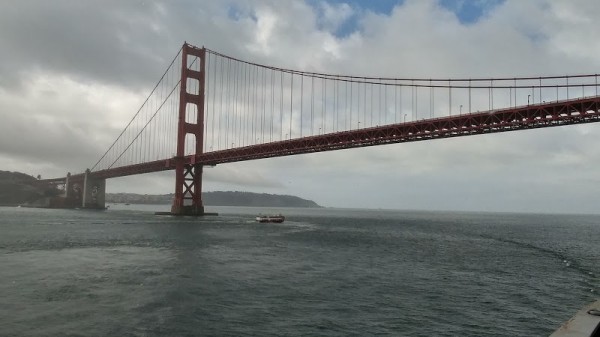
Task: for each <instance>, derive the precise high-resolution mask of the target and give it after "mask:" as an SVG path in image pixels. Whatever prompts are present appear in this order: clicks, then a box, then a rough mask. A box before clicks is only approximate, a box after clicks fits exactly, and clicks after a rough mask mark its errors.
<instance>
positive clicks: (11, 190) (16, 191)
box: [0, 171, 59, 206]
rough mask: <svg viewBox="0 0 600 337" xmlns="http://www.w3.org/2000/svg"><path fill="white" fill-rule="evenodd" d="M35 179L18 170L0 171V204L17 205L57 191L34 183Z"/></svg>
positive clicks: (54, 193)
mask: <svg viewBox="0 0 600 337" xmlns="http://www.w3.org/2000/svg"><path fill="white" fill-rule="evenodd" d="M36 181H37V179H36V178H34V177H32V176H30V175H27V174H25V173H20V172H9V171H0V205H2V206H17V205H20V204H24V203H26V202H33V201H35V200H38V199H40V198H43V197H47V196H52V195H56V194H57V193H59V191H57V190H55V189H53V188H47V187H44V186H39V185H37V184H36Z"/></svg>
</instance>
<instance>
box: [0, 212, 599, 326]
mask: <svg viewBox="0 0 600 337" xmlns="http://www.w3.org/2000/svg"><path fill="white" fill-rule="evenodd" d="M113 208H114V207H113ZM121 208H122V210H115V209H111V210H109V211H106V212H86V211H65V210H36V209H20V208H0V335H1V336H200V335H206V336H215V335H218V336H371V335H390V336H547V335H549V334H550V333H551V332H552V331H553V330H554V329H556V328H557V327H558V326H559V325H560V324H561V323H562V322H563V321H565V320H567V319H568V318H569V317H570V316H571V315H572V314H574V313H575V312H576V311H577V310H578V309H579V308H580V307H581V306H583V305H584V304H587V303H589V302H592V301H593V300H595V299H596V298H597V296H598V291H599V279H598V276H599V275H600V250H599V249H598V248H599V244H598V238H600V216H573V215H517V214H476V213H434V212H400V211H398V212H395V211H359V210H332V209H322V210H289V209H288V210H283V212H284V213H285V214H286V215H287V216H288V221H286V222H285V223H283V224H257V223H254V222H252V217H253V216H254V215H255V214H256V213H257V212H259V211H260V210H257V209H243V208H220V209H217V210H218V211H220V212H221V213H222V215H221V216H220V217H216V218H205V219H200V220H197V219H181V218H170V217H156V216H154V215H153V214H152V213H151V212H150V210H154V208H147V209H146V210H137V211H135V210H132V209H126V207H125V206H121ZM130 208H134V206H130ZM262 211H263V212H264V211H265V210H262Z"/></svg>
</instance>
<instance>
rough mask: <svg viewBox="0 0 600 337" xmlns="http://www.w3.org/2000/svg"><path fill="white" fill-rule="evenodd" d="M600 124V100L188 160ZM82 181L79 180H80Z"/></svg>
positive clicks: (113, 172) (154, 166)
mask: <svg viewBox="0 0 600 337" xmlns="http://www.w3.org/2000/svg"><path fill="white" fill-rule="evenodd" d="M599 121H600V96H594V97H586V98H579V99H573V100H565V101H558V102H551V103H543V104H535V105H527V106H518V107H513V108H508V109H501V110H492V111H486V112H479V113H471V114H462V115H455V116H448V117H443V118H434V119H424V120H420V121H414V122H408V123H397V124H391V125H385V126H379V127H371V128H363V129H356V130H350V131H343V132H337V133H329V134H324V135H319V136H311V137H303V138H298V139H290V140H284V141H276V142H270V143H265V144H259V145H251V146H245V147H239V148H233V149H227V150H221V151H213V152H207V153H203V154H200V155H195V156H187V157H185V158H183V160H184V161H185V163H186V164H201V165H217V164H223V163H231V162H238V161H246V160H253V159H261V158H272V157H282V156H290V155H295V154H302V153H313V152H323V151H332V150H341V149H350V148H356V147H365V146H375V145H385V144H395V143H404V142H415V141H421V140H430V139H439V138H449V137H460V136H469V135H479V134H487V133H495V132H506V131H517V130H525V129H534V128H544V127H552V126H563V125H571V124H581V123H593V122H599ZM176 160H177V158H169V159H164V160H157V161H153V162H148V163H141V164H136V165H130V166H124V167H117V168H111V169H106V170H100V171H95V172H92V175H93V176H94V177H95V178H98V179H107V178H115V177H123V176H129V175H134V174H143V173H150V172H159V171H167V170H172V169H174V168H175V162H176ZM73 177H74V178H77V177H78V175H74V176H73Z"/></svg>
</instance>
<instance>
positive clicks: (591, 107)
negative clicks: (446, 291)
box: [42, 44, 600, 215]
mask: <svg viewBox="0 0 600 337" xmlns="http://www.w3.org/2000/svg"><path fill="white" fill-rule="evenodd" d="M463 108H464V111H463ZM409 115H410V117H408V116H409ZM407 117H408V120H407ZM598 121H600V96H599V95H598V75H597V74H592V75H572V76H547V77H521V78H519V77H515V78H495V79H494V78H490V79H404V78H381V77H366V76H363V77H357V76H346V75H330V74H323V73H311V72H302V71H297V70H290V69H282V68H276V67H271V66H264V65H259V64H255V63H250V62H246V61H242V60H238V59H235V58H231V57H229V56H226V55H222V54H219V53H217V52H214V51H210V50H208V49H205V48H197V47H194V46H191V45H188V44H184V45H183V47H182V48H181V50H180V51H179V53H178V54H177V56H176V57H175V58H174V59H173V62H172V63H171V64H170V65H169V67H168V68H167V71H166V72H165V73H164V74H163V76H162V77H161V79H160V80H159V82H158V83H157V85H156V87H155V88H154V90H153V91H152V93H151V94H150V96H149V97H148V99H147V100H146V101H145V102H144V104H142V107H141V108H140V110H138V112H137V113H136V114H135V115H134V117H133V118H132V120H131V121H130V122H129V124H128V125H127V126H126V127H125V129H124V130H123V131H122V132H121V134H120V135H119V136H118V137H117V139H116V140H115V141H114V142H113V144H112V145H111V146H110V147H109V149H108V150H107V151H106V152H105V153H104V154H103V155H102V156H101V158H100V159H99V160H98V162H97V163H96V164H95V165H93V167H92V168H91V169H88V170H86V172H84V173H78V174H68V175H67V176H66V177H61V178H55V179H46V180H42V182H44V183H53V184H63V185H64V191H65V193H64V195H63V196H62V201H60V202H58V203H56V204H58V205H61V206H63V207H83V208H104V207H105V202H104V194H105V189H106V179H110V178H116V177H123V176H130V175H136V174H144V173H151V172H159V171H167V170H175V176H176V182H175V200H174V203H173V206H172V214H175V215H202V214H204V207H203V204H202V198H201V190H202V170H203V167H204V166H214V165H219V164H225V163H232V162H239V161H247V160H255V159H263V158H271V157H281V156H289V155H297V154H306V153H313V152H323V151H334V150H341V149H351V148H357V147H367V146H378V145H387V144H396V143H404V142H415V141H422V140H433V139H442V138H449V137H462V136H470V135H482V134H487V133H496V132H507V131H520V130H527V129H533V128H545V127H554V126H565V125H573V124H582V123H593V122H598ZM284 134H285V136H284Z"/></svg>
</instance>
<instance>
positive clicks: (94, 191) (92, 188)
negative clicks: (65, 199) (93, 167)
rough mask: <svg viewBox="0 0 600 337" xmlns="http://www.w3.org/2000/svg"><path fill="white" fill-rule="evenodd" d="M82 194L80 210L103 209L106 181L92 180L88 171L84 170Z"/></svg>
mask: <svg viewBox="0 0 600 337" xmlns="http://www.w3.org/2000/svg"><path fill="white" fill-rule="evenodd" d="M82 194H83V196H82V198H81V207H82V208H91V209H105V208H106V203H105V196H106V179H98V178H94V177H93V176H92V175H91V174H90V170H89V169H87V170H85V174H84V178H83V193H82Z"/></svg>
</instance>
